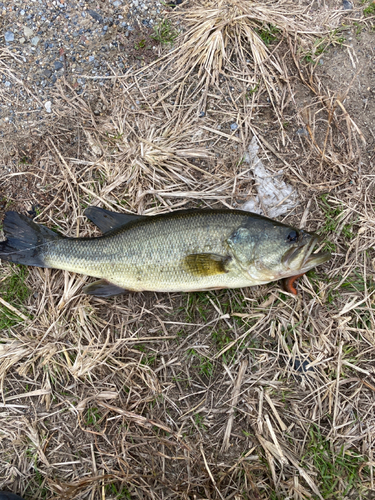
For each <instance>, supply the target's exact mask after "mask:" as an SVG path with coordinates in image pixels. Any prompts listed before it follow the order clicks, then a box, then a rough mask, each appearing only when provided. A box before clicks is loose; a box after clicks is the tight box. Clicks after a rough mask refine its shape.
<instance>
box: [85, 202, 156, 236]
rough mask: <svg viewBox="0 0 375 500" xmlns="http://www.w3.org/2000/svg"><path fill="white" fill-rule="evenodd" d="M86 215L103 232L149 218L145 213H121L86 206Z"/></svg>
mask: <svg viewBox="0 0 375 500" xmlns="http://www.w3.org/2000/svg"><path fill="white" fill-rule="evenodd" d="M84 215H85V216H86V217H87V218H88V219H89V220H91V222H93V223H94V224H95V225H96V226H98V228H99V229H100V231H101V232H102V233H103V234H105V233H108V232H110V231H113V230H114V229H118V228H120V227H122V226H125V225H126V224H129V223H130V222H135V221H137V220H142V219H146V218H147V216H144V215H132V214H120V213H118V212H111V211H110V210H105V209H104V208H99V207H88V208H86V210H85V211H84Z"/></svg>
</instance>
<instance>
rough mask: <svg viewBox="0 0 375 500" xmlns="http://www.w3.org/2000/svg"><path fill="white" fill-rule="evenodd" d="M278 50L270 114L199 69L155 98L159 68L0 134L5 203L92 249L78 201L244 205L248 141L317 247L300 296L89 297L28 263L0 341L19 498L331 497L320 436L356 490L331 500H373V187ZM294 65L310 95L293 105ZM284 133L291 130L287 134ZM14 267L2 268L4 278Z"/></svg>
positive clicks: (0, 457)
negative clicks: (299, 131) (285, 185)
mask: <svg viewBox="0 0 375 500" xmlns="http://www.w3.org/2000/svg"><path fill="white" fill-rule="evenodd" d="M245 4H246V5H247V3H246V2H242V4H241V5H245ZM220 5H221V4H220ZM236 5H237V4H236ZM275 5H278V3H275ZM220 8H222V9H223V8H224V6H223V5H221V7H220ZM233 8H234V7H233ZM236 8H237V7H236ZM275 8H276V7H275ZM264 9H265V7H264V8H263V10H262V12H264V11H265V10H264ZM286 13H287V11H285V12H284V11H283V14H282V15H283V16H285V15H286ZM236 15H237V14H236ZM267 15H268V14H267ZM194 16H195V17H194V19H196V20H195V21H194V22H195V23H196V24H195V25H196V26H197V27H196V29H198V24H199V23H200V21H199V20H200V19H201V18H202V12H201V11H199V9H197V10H195V11H194ZM267 19H268V18H267ZM275 19H276V18H275ZM283 19H284V18H283ZM276 20H277V19H276ZM191 22H192V23H193V18H191ZM241 22H242V21H241ZM275 22H276V21H275ZM280 23H281V20H280ZM195 25H194V26H195ZM235 26H237V25H235ZM189 29H190V30H193V27H190V28H189ZM235 29H239V28H237V27H235ZM193 32H194V31H190V33H193ZM188 33H189V32H188ZM228 36H229V35H228ZM223 40H224V39H223ZM224 41H225V40H224ZM186 43H187V42H186ZM231 43H232V42H231ZM182 47H184V46H182ZM225 47H227V45H225ZM183 50H186V52H182V53H183V54H189V53H190V52H188V49H187V47H186V46H185V48H184V49H183ZM189 50H190V49H189ZM191 50H192V46H191ZM247 50H250V49H249V48H248V49H247ZM288 50H289V52H288V54H287V55H286V56H285V61H287V64H286V65H285V66H283V79H284V80H285V83H283V90H282V92H283V96H284V97H283V99H282V100H281V101H280V102H279V101H275V102H276V104H275V106H277V109H278V114H275V112H274V108H273V107H272V103H271V102H267V100H266V98H265V94H264V93H263V91H262V89H259V92H254V93H252V94H251V98H250V99H249V98H247V97H246V92H247V85H248V81H246V82H244V81H243V79H241V78H236V77H235V74H234V73H233V74H232V76H231V77H230V76H225V77H221V76H220V71H218V72H216V73H215V72H214V73H210V74H211V76H212V75H213V76H214V78H213V79H211V76H210V78H208V76H203V75H208V73H205V71H206V70H203V69H202V70H201V75H197V74H195V73H194V71H195V69H197V64H198V63H197V62H194V60H192V61H191V66H189V67H187V68H186V70H187V71H188V72H189V71H190V74H189V76H188V77H187V78H186V80H183V82H184V85H176V86H170V85H166V83H167V82H168V63H166V66H165V67H164V75H163V74H160V75H159V76H155V72H154V71H153V66H152V67H151V68H150V69H147V68H146V69H143V71H142V72H141V73H139V72H138V73H137V74H129V75H127V77H126V78H124V77H123V78H120V77H117V76H114V77H113V79H111V80H110V85H109V86H108V88H107V89H104V90H102V91H95V90H94V89H93V90H92V91H91V95H90V98H89V99H86V100H83V99H81V98H80V97H79V96H77V95H76V94H75V93H74V91H73V90H72V89H70V88H69V82H64V85H63V86H62V87H61V88H60V89H58V91H57V92H58V93H59V96H58V95H56V96H55V100H54V102H56V103H59V104H58V105H56V106H54V116H53V119H51V122H50V123H49V124H48V127H47V126H46V127H45V128H38V130H36V129H34V128H33V129H32V132H31V133H30V131H25V132H24V133H23V134H21V133H18V135H17V136H16V137H14V136H12V135H11V133H9V134H8V135H6V136H5V137H3V141H2V147H3V149H2V157H3V162H4V165H5V166H6V169H7V170H5V172H4V173H3V174H1V177H0V189H1V190H2V193H3V194H4V196H5V197H6V202H7V205H8V206H7V208H8V209H9V208H14V209H18V210H20V211H25V210H30V209H31V206H32V205H39V213H38V217H37V221H38V222H41V223H45V224H48V225H50V226H53V227H56V228H58V229H59V230H60V231H61V232H62V233H63V234H65V235H67V236H77V235H81V236H88V235H94V234H97V232H96V230H95V229H94V228H93V227H91V226H90V224H88V223H87V221H86V220H85V219H84V218H83V215H82V214H83V210H84V208H85V207H86V206H87V205H100V206H103V207H105V208H110V209H113V210H118V211H130V212H135V213H142V214H150V215H151V214H155V213H160V212H165V211H170V210H174V209H177V208H182V207H189V206H201V207H205V206H210V207H222V206H225V207H240V206H241V205H242V204H243V202H244V201H246V199H248V198H249V197H250V196H252V195H253V194H255V193H256V187H255V186H254V181H253V178H252V174H251V168H250V167H249V165H247V164H245V163H242V162H241V161H240V160H241V158H242V155H243V153H244V152H245V150H246V147H247V145H248V144H249V142H250V139H251V136H252V134H255V135H257V137H258V139H259V141H260V143H261V144H262V145H263V147H264V150H263V154H262V157H263V160H264V162H265V164H266V165H267V168H269V169H271V170H273V171H275V172H277V171H278V170H279V168H280V167H282V168H283V169H284V175H285V179H286V180H287V181H288V182H291V183H293V184H294V185H295V187H296V188H297V190H298V193H299V196H300V200H301V202H300V205H299V206H298V207H297V208H296V209H295V211H294V212H293V213H291V214H290V215H289V216H288V220H289V221H290V222H291V223H294V224H296V225H304V226H305V227H307V228H308V229H309V230H310V229H311V230H316V229H318V230H319V229H324V232H323V235H324V237H325V238H326V239H327V240H329V241H330V242H331V246H332V245H333V247H332V248H333V257H332V260H331V261H330V262H329V263H327V264H326V265H324V266H321V267H319V268H318V269H317V270H316V271H315V272H314V273H312V274H311V275H310V277H309V278H308V277H306V276H305V277H304V278H303V280H301V283H300V288H299V289H300V294H299V296H298V297H297V298H294V297H291V296H289V295H287V294H283V293H281V292H280V288H279V286H278V284H274V285H267V286H261V287H255V288H252V289H244V290H236V291H233V290H224V291H218V292H210V293H192V294H178V293H174V294H158V293H142V294H129V295H126V296H122V297H117V298H114V299H109V300H102V299H97V298H93V297H88V296H85V295H83V294H82V293H81V289H82V286H83V284H84V283H85V281H86V280H87V278H86V277H82V276H75V275H73V274H70V273H67V272H57V271H51V270H40V269H30V271H29V275H28V278H27V285H28V286H29V287H30V289H31V290H32V291H33V294H32V295H31V296H30V297H29V299H28V302H27V304H26V312H27V319H25V320H24V321H22V322H19V323H17V324H14V325H13V326H12V327H9V328H7V329H4V331H2V332H1V337H0V384H1V385H0V389H1V397H2V401H1V403H0V446H1V448H2V452H1V454H0V485H1V487H2V488H3V489H4V488H6V489H12V490H13V491H17V492H18V493H21V494H24V495H25V497H26V498H33V499H39V498H64V499H66V498H72V499H73V498H77V499H80V498H82V499H83V498H91V499H96V498H97V499H99V498H101V499H103V498H107V499H110V498H112V499H115V498H139V499H141V498H142V499H146V498H147V499H148V498H150V499H168V498H182V499H190V498H191V499H192V498H202V499H203V498H207V499H223V498H225V499H231V498H249V499H268V498H287V497H290V498H296V499H307V498H333V497H332V496H331V497H328V493H327V485H326V483H325V482H324V478H323V477H322V472H321V469H319V461H318V460H317V457H316V456H315V455H314V453H313V444H312V442H313V437H314V436H315V437H316V436H317V435H318V431H319V433H320V435H321V438H320V441H319V446H321V447H322V448H321V449H322V450H324V451H322V455H324V454H325V455H324V456H325V457H326V460H327V461H328V462H330V463H332V464H335V463H336V462H337V463H339V462H340V460H341V462H342V461H343V460H342V456H344V458H345V459H346V461H344V462H345V464H347V463H348V460H349V458H352V459H353V460H354V458H353V457H359V458H358V459H357V458H356V462H355V463H356V464H358V465H357V468H356V475H355V477H356V479H355V480H353V481H352V483H350V481H349V472H348V470H349V469H348V468H346V469H345V468H344V469H340V468H338V467H339V466H338V465H337V466H335V467H337V468H336V469H334V471H335V473H334V474H336V475H339V477H340V479H339V481H338V483H337V485H336V486H335V490H334V495H336V496H335V498H343V496H344V492H346V493H345V495H347V496H349V495H352V497H353V498H366V496H365V495H367V494H368V493H369V491H370V490H372V489H374V485H373V469H372V468H373V458H372V447H373V440H374V431H373V429H374V426H375V421H374V416H373V415H374V408H373V407H374V391H375V380H374V375H373V374H374V366H373V364H374V363H373V361H372V358H373V353H374V345H375V344H374V342H375V337H374V335H375V318H374V313H373V311H374V292H373V278H372V276H373V273H374V265H375V255H374V251H373V244H374V240H375V232H374V217H375V214H374V208H373V203H372V198H373V194H374V179H373V175H372V174H371V172H370V170H369V169H368V167H367V166H366V164H364V163H361V157H360V153H361V144H360V141H361V133H360V132H359V131H358V127H356V125H355V124H354V123H353V121H352V120H351V118H350V117H349V116H348V114H347V113H346V112H345V109H344V108H343V106H344V104H343V98H342V94H340V95H339V94H337V93H336V94H333V93H332V92H331V91H330V90H329V89H326V88H323V87H322V85H321V82H319V81H318V80H317V79H316V78H315V77H314V76H313V75H311V77H308V76H306V73H304V71H305V70H304V69H303V68H302V69H301V68H300V66H299V62H298V61H299V59H298V57H297V56H296V51H295V45H293V44H291V45H290V46H289V49H288ZM219 52H220V51H219ZM219 52H217V53H216V52H215V54H216V55H215V57H218V55H217V54H218V53H219ZM173 54H174V55H173V57H177V55H176V54H177V53H176V52H174V53H173ZM248 54H250V52H249V53H248ZM183 57H185V56H183ZM186 57H187V56H186ZM205 57H207V58H208V59H207V60H209V57H208V56H206V55H205ZM244 57H248V55H244ZM274 57H276V56H275V55H273V56H272V58H271V56H270V57H268V58H266V59H265V60H264V61H263V62H261V63H259V65H258V68H259V67H263V69H264V68H266V67H268V66H267V64H272V61H273V60H274V59H273V58H274ZM227 59H230V56H229V55H226V56H225V57H224V56H223V59H222V62H224V61H227ZM182 60H183V59H182ZM293 60H294V63H293ZM236 61H237V63H236V64H238V67H239V71H242V70H243V66H241V59H237V60H236ZM265 61H266V62H265ZM288 61H289V62H288ZM276 62H277V64H281V63H280V61H279V60H276ZM185 63H186V64H187V60H186V61H185ZM4 64H5V65H6V61H5V63H4ZM233 64H234V63H233ZM262 64H263V66H262ZM293 64H294V66H293ZM4 67H5V66H4ZM229 67H230V66H229ZM273 67H274V68H275V65H273ZM280 67H281V66H280ZM286 67H288V70H287V71H285V70H284V68H286ZM181 68H182V66H181ZM189 68H190V69H189ZM202 68H203V66H202ZM227 68H228V66H227V65H226V66H225V69H227ZM293 68H294V69H293ZM231 69H232V70H233V69H234V66H232V67H231ZM193 70H194V71H193ZM259 71H260V70H259ZM292 72H295V74H296V75H297V76H299V77H300V80H301V81H302V83H303V85H304V88H305V89H307V91H308V97H307V101H306V106H305V107H302V108H299V107H298V104H297V101H296V100H295V88H296V85H297V83H296V80H293V79H292V78H291V76H292V74H291V73H292ZM14 76H15V77H17V75H14ZM202 78H207V80H206V81H205V85H206V97H205V99H206V110H207V112H206V116H204V117H201V118H199V117H198V111H199V110H200V109H201V108H200V106H201V101H200V96H198V95H197V92H196V91H195V90H196V88H197V87H199V86H200V85H201V84H202ZM314 78H315V79H314ZM158 79H159V80H158ZM177 83H178V82H177ZM199 88H201V87H199ZM279 90H280V89H279ZM339 103H341V104H342V106H341V105H340V104H339ZM280 116H282V117H283V119H285V118H287V120H288V121H289V124H290V125H289V127H290V128H286V129H284V131H283V133H281V131H280V128H279V126H278V120H279V118H280ZM234 121H235V122H236V123H237V124H238V125H239V127H238V129H237V130H236V131H231V129H230V126H229V125H230V123H232V122H234ZM298 127H304V128H305V129H306V131H307V134H306V135H304V136H302V137H300V138H298V139H295V138H293V133H292V132H291V131H292V130H295V129H296V128H298ZM283 144H285V146H283ZM270 153H271V154H270ZM272 153H275V154H274V155H272ZM25 156H26V157H27V159H28V160H27V162H26V163H23V162H21V161H20V160H22V159H23V158H24V157H25ZM271 159H272V162H271V161H270V160H271ZM359 167H360V168H359ZM24 188H25V189H24ZM322 194H324V195H325V196H324V198H322ZM11 274H12V268H11V267H10V266H9V265H7V264H3V266H2V267H1V268H0V282H1V281H2V280H4V282H5V279H6V278H7V277H8V276H9V275H11ZM11 305H12V304H11ZM13 307H16V306H15V305H13ZM20 312H21V314H24V312H25V311H24V312H22V311H20ZM303 362H305V363H306V364H309V365H310V369H309V370H308V371H306V372H305V373H301V371H299V370H298V367H299V366H300V365H301V363H303ZM342 450H344V455H342V453H343V451H342ZM334 474H333V476H332V477H333V478H334ZM358 477H359V478H360V481H359V480H358ZM332 481H333V479H332ZM348 484H352V486H351V487H350V488H349V490H348V491H346V488H347V486H348ZM121 495H122V496H121ZM340 495H341V496H340ZM360 495H362V496H360Z"/></svg>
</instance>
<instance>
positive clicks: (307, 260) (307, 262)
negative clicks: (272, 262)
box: [283, 235, 331, 273]
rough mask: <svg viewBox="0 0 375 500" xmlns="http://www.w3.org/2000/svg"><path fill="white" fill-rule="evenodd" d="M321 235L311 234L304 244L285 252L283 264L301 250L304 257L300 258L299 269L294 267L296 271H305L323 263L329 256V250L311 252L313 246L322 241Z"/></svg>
mask: <svg viewBox="0 0 375 500" xmlns="http://www.w3.org/2000/svg"><path fill="white" fill-rule="evenodd" d="M322 239H323V238H322V237H321V236H317V235H313V236H312V238H311V239H310V240H309V241H308V242H307V243H305V244H304V245H301V246H299V247H297V248H295V249H291V251H288V252H287V255H286V256H284V259H283V260H284V262H283V263H284V265H288V264H289V263H290V262H291V261H292V260H293V259H294V258H295V257H296V256H297V255H298V253H299V252H301V251H303V252H304V257H303V260H302V263H301V265H300V267H299V269H295V271H296V272H297V271H298V272H303V273H305V272H307V271H308V270H309V269H311V268H313V267H315V266H317V265H320V264H323V263H324V262H327V260H329V259H330V258H331V254H330V252H317V253H313V250H314V247H315V246H316V245H317V244H318V243H320V242H321V241H322Z"/></svg>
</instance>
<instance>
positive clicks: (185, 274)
mask: <svg viewBox="0 0 375 500" xmlns="http://www.w3.org/2000/svg"><path fill="white" fill-rule="evenodd" d="M84 215H85V216H86V217H87V218H88V219H89V220H90V221H91V222H93V223H94V224H95V225H96V226H97V227H98V228H99V229H100V230H101V232H102V236H98V237H93V238H82V237H81V238H69V237H65V236H63V235H61V234H59V233H57V232H55V231H53V230H52V229H49V228H48V227H46V226H44V225H40V224H37V223H36V222H34V221H33V220H32V219H30V218H29V217H27V216H26V215H23V214H20V213H18V212H14V211H9V212H7V213H6V214H5V218H4V224H3V230H4V235H5V237H6V239H5V241H3V242H0V259H2V260H4V261H10V262H15V263H17V264H25V265H28V266H37V267H42V268H52V269H64V270H67V271H71V272H74V273H80V274H84V275H87V276H92V277H95V278H99V279H98V280H97V281H95V282H93V283H90V284H89V285H87V286H85V287H84V288H83V291H84V292H85V293H87V294H89V295H95V296H99V297H110V296H112V295H118V294H121V293H124V292H125V291H134V292H141V291H156V292H192V291H201V290H215V289H223V288H243V287H249V286H254V285H262V284H266V283H270V282H272V281H276V280H280V279H289V281H287V283H289V284H287V289H288V286H289V291H291V293H294V291H296V289H295V287H294V285H293V282H294V280H293V279H292V278H293V277H297V276H299V275H302V274H304V273H306V272H307V271H309V270H310V269H312V268H313V267H315V266H318V265H320V264H323V263H324V262H327V261H328V260H329V259H330V257H331V255H330V253H329V252H314V248H315V247H316V246H317V244H318V243H319V242H320V241H321V239H320V237H319V236H317V235H315V234H314V233H309V232H307V231H305V230H303V229H296V228H294V227H292V226H289V225H285V224H282V223H280V222H278V221H275V220H272V219H269V218H267V217H263V216H261V215H258V214H253V213H251V212H245V211H241V210H230V209H204V210H200V209H197V210H179V211H175V212H170V213H165V214H160V215H152V216H147V215H146V216H145V215H133V214H124V213H117V212H112V211H109V210H105V209H103V208H99V207H89V208H87V209H86V211H85V212H84ZM296 293H297V292H296Z"/></svg>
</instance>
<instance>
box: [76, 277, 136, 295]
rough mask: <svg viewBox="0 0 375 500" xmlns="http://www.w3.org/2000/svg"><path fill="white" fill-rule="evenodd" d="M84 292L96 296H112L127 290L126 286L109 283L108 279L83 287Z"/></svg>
mask: <svg viewBox="0 0 375 500" xmlns="http://www.w3.org/2000/svg"><path fill="white" fill-rule="evenodd" d="M83 292H84V293H86V294H87V295H95V297H112V296H113V295H121V294H122V293H125V292H127V290H126V289H125V288H121V287H120V286H117V285H114V284H113V283H109V281H107V280H98V281H94V282H93V283H90V284H89V285H86V286H85V287H83Z"/></svg>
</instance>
